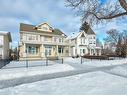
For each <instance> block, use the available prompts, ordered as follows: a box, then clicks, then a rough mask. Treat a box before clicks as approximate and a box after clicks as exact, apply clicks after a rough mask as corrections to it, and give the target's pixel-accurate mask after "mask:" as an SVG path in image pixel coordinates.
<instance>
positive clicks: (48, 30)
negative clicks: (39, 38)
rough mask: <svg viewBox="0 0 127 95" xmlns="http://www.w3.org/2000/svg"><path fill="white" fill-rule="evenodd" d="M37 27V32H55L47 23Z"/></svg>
mask: <svg viewBox="0 0 127 95" xmlns="http://www.w3.org/2000/svg"><path fill="white" fill-rule="evenodd" d="M36 27H37V30H40V31H47V32H52V30H53V29H52V27H51V26H49V25H48V24H47V23H42V24H40V25H38V26H36Z"/></svg>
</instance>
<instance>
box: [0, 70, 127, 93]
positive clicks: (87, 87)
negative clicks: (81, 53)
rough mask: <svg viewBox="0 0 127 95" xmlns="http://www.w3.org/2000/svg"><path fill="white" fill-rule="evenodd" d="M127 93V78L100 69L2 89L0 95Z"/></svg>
mask: <svg viewBox="0 0 127 95" xmlns="http://www.w3.org/2000/svg"><path fill="white" fill-rule="evenodd" d="M126 93H127V79H126V78H122V77H119V76H114V75H111V74H107V73H104V72H100V71H99V72H92V73H86V74H79V75H75V76H69V77H64V78H56V79H50V80H44V81H38V82H34V83H29V84H22V85H20V86H15V87H10V88H5V89H0V95H28V94H29V95H126Z"/></svg>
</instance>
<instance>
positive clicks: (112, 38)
mask: <svg viewBox="0 0 127 95" xmlns="http://www.w3.org/2000/svg"><path fill="white" fill-rule="evenodd" d="M106 33H107V37H106V38H105V39H104V40H105V41H106V42H110V43H114V44H117V43H118V40H119V36H120V35H121V34H120V33H119V31H117V30H116V29H110V30H109V31H107V32H106Z"/></svg>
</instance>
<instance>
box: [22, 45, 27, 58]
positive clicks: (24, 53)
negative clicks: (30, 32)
mask: <svg viewBox="0 0 127 95" xmlns="http://www.w3.org/2000/svg"><path fill="white" fill-rule="evenodd" d="M26 53H27V49H26V43H24V45H23V57H26V55H27V54H26Z"/></svg>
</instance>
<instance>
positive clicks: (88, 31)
mask: <svg viewBox="0 0 127 95" xmlns="http://www.w3.org/2000/svg"><path fill="white" fill-rule="evenodd" d="M84 32H85V33H86V34H89V35H90V34H94V35H95V33H94V31H93V30H92V29H91V28H90V27H89V29H87V30H84Z"/></svg>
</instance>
